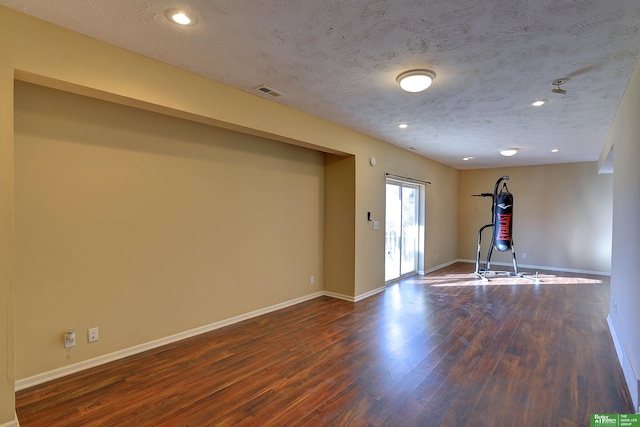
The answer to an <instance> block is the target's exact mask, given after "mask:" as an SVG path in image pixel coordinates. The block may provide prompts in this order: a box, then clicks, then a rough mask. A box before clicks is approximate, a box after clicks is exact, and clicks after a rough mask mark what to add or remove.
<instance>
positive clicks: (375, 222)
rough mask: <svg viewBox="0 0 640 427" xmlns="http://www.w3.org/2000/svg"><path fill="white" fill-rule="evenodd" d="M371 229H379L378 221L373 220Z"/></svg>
mask: <svg viewBox="0 0 640 427" xmlns="http://www.w3.org/2000/svg"><path fill="white" fill-rule="evenodd" d="M373 229H374V230H380V221H373Z"/></svg>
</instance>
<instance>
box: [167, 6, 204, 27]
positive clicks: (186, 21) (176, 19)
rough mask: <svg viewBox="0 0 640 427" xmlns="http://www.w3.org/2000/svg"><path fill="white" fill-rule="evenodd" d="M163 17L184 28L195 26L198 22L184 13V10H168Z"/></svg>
mask: <svg viewBox="0 0 640 427" xmlns="http://www.w3.org/2000/svg"><path fill="white" fill-rule="evenodd" d="M164 16H166V17H167V19H168V20H169V21H171V22H173V23H175V24H178V25H182V26H185V27H186V26H191V25H196V23H197V22H198V20H197V19H196V18H195V16H193V15H191V14H190V13H188V12H185V11H184V10H178V9H169V10H167V11H166V12H165V13H164Z"/></svg>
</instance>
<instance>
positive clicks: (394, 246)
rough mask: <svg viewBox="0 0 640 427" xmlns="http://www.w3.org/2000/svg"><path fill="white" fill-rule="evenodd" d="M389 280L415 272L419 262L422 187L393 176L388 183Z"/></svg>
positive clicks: (387, 241) (386, 259)
mask: <svg viewBox="0 0 640 427" xmlns="http://www.w3.org/2000/svg"><path fill="white" fill-rule="evenodd" d="M386 190H387V191H386V214H385V281H386V282H388V281H391V280H395V279H398V278H400V277H402V276H405V275H409V274H413V273H415V272H416V271H417V266H418V244H419V236H418V230H419V218H418V212H419V198H420V192H419V188H418V187H417V186H415V185H411V184H408V183H401V182H396V181H392V180H388V181H387V186H386Z"/></svg>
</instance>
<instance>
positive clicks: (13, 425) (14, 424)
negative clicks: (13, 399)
mask: <svg viewBox="0 0 640 427" xmlns="http://www.w3.org/2000/svg"><path fill="white" fill-rule="evenodd" d="M0 427H20V423H19V422H18V416H17V415H15V414H14V416H13V420H12V421H8V422H6V423H3V424H0Z"/></svg>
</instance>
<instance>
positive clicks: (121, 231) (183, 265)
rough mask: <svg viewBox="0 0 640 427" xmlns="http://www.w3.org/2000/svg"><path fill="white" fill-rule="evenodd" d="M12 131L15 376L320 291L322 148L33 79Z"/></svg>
mask: <svg viewBox="0 0 640 427" xmlns="http://www.w3.org/2000/svg"><path fill="white" fill-rule="evenodd" d="M15 135H16V136H15V150H16V151H15V170H16V172H15V218H16V220H15V236H16V245H15V256H16V258H15V268H16V271H15V276H16V283H17V284H18V286H17V288H16V354H17V356H18V358H17V364H16V375H17V377H18V378H25V377H28V376H31V375H35V374H39V373H42V372H46V371H48V370H51V369H54V368H58V367H60V366H64V365H65V364H69V363H74V362H78V361H80V360H84V359H87V358H90V357H95V356H98V355H101V354H105V353H109V352H113V351H116V350H121V349H124V348H127V347H131V346H134V345H137V344H140V343H141V342H149V341H152V340H155V339H159V338H162V337H165V336H167V335H171V334H176V333H179V332H182V331H185V330H189V329H193V328H197V327H200V326H203V325H207V324H210V323H214V322H217V321H220V320H223V319H227V318H230V317H233V316H238V315H241V314H243V313H247V312H251V311H254V310H257V309H260V308H263V307H266V306H271V305H275V304H277V303H280V302H282V301H288V300H293V299H295V298H299V297H302V296H305V295H308V294H311V293H315V292H318V291H319V290H321V289H322V268H323V266H322V250H323V240H322V236H323V228H322V227H323V221H322V216H323V192H324V189H323V182H324V177H323V174H324V156H323V154H322V153H320V152H317V151H313V150H309V149H305V148H301V147H296V146H292V145H288V144H283V143H280V142H274V141H269V140H265V139H261V138H257V137H253V136H248V135H243V134H239V133H235V132H232V131H226V130H222V129H217V128H213V127H209V126H205V125H201V124H197V123H193V122H188V121H185V120H180V119H174V118H170V117H166V116H161V115H159V114H155V113H148V112H145V111H141V110H136V109H132V108H129V107H123V106H119V105H116V104H110V103H107V102H104V101H98V100H95V99H89V98H85V97H81V96H77V95H71V94H68V93H65V92H60V91H56V90H52V89H46V88H42V87H39V86H34V85H30V84H26V83H19V84H17V86H16V108H15ZM310 276H315V284H314V285H310ZM93 326H98V327H100V335H101V339H100V341H99V342H98V343H95V344H91V345H89V344H87V342H86V337H85V335H86V330H87V329H88V328H90V327H93ZM67 329H74V330H76V331H77V334H78V340H77V341H78V345H77V346H76V347H75V348H73V349H71V350H64V349H63V348H62V335H61V331H65V330H67Z"/></svg>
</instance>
